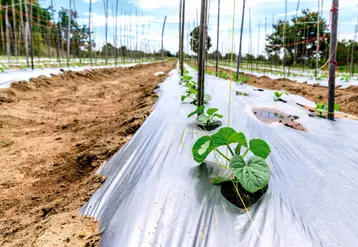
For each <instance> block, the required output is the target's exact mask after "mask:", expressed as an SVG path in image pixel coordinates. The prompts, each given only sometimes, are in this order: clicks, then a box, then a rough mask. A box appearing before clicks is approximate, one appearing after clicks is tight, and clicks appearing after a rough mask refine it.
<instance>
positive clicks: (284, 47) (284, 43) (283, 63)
mask: <svg viewBox="0 0 358 247" xmlns="http://www.w3.org/2000/svg"><path fill="white" fill-rule="evenodd" d="M283 25H284V26H283V58H282V69H283V73H284V74H286V70H285V60H286V59H285V58H286V50H285V49H286V25H287V0H285V22H284V23H283Z"/></svg>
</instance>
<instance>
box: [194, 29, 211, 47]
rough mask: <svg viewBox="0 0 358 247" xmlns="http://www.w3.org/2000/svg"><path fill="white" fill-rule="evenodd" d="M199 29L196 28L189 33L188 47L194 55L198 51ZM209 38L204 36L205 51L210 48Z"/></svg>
mask: <svg viewBox="0 0 358 247" xmlns="http://www.w3.org/2000/svg"><path fill="white" fill-rule="evenodd" d="M199 29H200V27H199V26H197V27H196V28H194V29H193V30H192V31H191V32H190V47H191V50H192V51H193V52H195V53H198V50H199V36H200V35H199ZM211 46H212V45H211V38H210V36H209V35H207V36H206V50H209V49H210V48H211Z"/></svg>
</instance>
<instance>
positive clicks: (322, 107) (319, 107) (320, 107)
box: [315, 102, 341, 117]
mask: <svg viewBox="0 0 358 247" xmlns="http://www.w3.org/2000/svg"><path fill="white" fill-rule="evenodd" d="M340 108H341V107H340V105H339V104H334V111H335V112H336V111H339V110H340ZM315 110H316V112H318V115H319V116H320V117H323V113H328V103H326V102H324V103H316V108H315Z"/></svg>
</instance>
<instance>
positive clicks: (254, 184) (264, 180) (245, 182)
mask: <svg viewBox="0 0 358 247" xmlns="http://www.w3.org/2000/svg"><path fill="white" fill-rule="evenodd" d="M230 168H231V169H232V170H233V172H234V174H235V176H236V177H237V179H238V180H239V182H240V184H241V185H242V187H243V188H244V189H245V190H247V191H248V192H250V193H255V192H256V191H258V190H260V189H263V188H264V187H265V186H266V185H267V184H268V183H269V181H270V176H271V174H270V167H269V166H268V164H267V163H266V161H265V160H264V159H263V158H260V157H257V156H251V158H250V159H249V161H248V162H247V164H246V163H245V161H244V159H243V158H242V157H241V156H239V155H235V156H234V157H233V158H232V159H231V161H230Z"/></svg>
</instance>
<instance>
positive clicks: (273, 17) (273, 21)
mask: <svg viewBox="0 0 358 247" xmlns="http://www.w3.org/2000/svg"><path fill="white" fill-rule="evenodd" d="M274 24H275V13H273V14H272V28H271V34H273V27H274ZM275 53H276V52H273V54H271V73H272V71H273V58H274V55H275Z"/></svg>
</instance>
